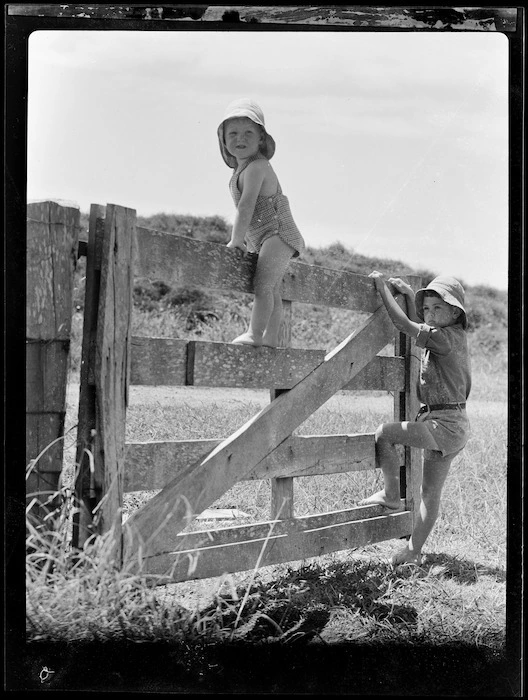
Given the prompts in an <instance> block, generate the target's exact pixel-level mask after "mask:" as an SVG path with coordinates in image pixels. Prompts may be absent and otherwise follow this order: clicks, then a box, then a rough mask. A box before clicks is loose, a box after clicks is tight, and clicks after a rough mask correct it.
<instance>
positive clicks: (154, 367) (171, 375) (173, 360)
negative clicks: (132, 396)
mask: <svg viewBox="0 0 528 700" xmlns="http://www.w3.org/2000/svg"><path fill="white" fill-rule="evenodd" d="M187 346H188V341H187V340H181V339H179V338H142V337H139V336H133V337H132V339H131V347H130V351H131V365H130V383H131V384H143V385H149V386H184V385H185V384H187ZM233 347H234V346H233Z"/></svg>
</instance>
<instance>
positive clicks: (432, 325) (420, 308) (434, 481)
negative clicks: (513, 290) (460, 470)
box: [359, 271, 471, 565]
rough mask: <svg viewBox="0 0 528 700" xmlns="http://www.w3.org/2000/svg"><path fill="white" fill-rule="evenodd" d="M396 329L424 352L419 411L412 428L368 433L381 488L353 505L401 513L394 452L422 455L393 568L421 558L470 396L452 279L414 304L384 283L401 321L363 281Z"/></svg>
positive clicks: (462, 436) (460, 309) (462, 321)
mask: <svg viewBox="0 0 528 700" xmlns="http://www.w3.org/2000/svg"><path fill="white" fill-rule="evenodd" d="M370 277H373V278H374V281H375V284H376V289H377V290H378V292H379V293H380V295H381V298H382V300H383V303H384V304H385V307H386V309H387V311H388V313H389V316H390V318H391V320H392V322H393V323H394V325H395V326H396V328H397V329H398V330H399V331H400V332H402V333H405V334H406V335H410V336H412V337H413V338H416V345H417V346H418V347H420V348H423V349H424V353H423V356H422V361H421V368H420V378H419V383H418V398H419V399H420V402H421V403H422V404H424V405H423V406H422V408H421V409H420V410H419V412H418V415H417V416H416V419H415V421H404V422H403V423H383V425H380V426H379V427H378V429H377V430H376V463H377V464H378V465H379V466H380V467H381V469H382V472H383V480H384V488H383V490H381V491H378V492H377V493H375V494H373V495H372V496H370V497H369V498H365V499H364V500H362V501H359V505H374V504H379V505H381V506H383V507H384V508H385V509H386V510H389V511H394V512H396V511H398V510H402V506H401V502H400V462H399V459H398V453H397V451H396V448H395V445H409V446H411V447H421V448H423V449H424V463H423V474H422V485H421V501H420V508H419V512H418V516H417V519H416V522H415V524H414V528H413V532H412V535H411V537H410V539H409V541H408V543H407V545H406V546H405V547H404V548H403V549H402V550H401V551H400V552H398V553H397V554H395V555H394V557H393V559H392V563H393V564H394V565H398V564H406V563H414V564H420V562H421V551H422V547H423V545H424V542H425V541H426V539H427V537H428V536H429V534H430V532H431V530H432V529H433V526H434V524H435V522H436V519H437V516H438V512H439V507H440V497H441V495H442V489H443V486H444V483H445V480H446V477H447V474H448V472H449V467H450V466H451V462H452V461H453V459H454V458H455V457H456V456H457V455H458V454H459V453H460V451H461V450H462V449H463V447H464V446H465V444H466V442H467V440H468V437H469V430H470V427H469V420H468V417H467V414H466V399H467V398H468V396H469V392H470V389H471V368H470V359H469V354H468V345H467V336H466V328H467V318H466V311H465V309H464V289H463V287H462V285H461V284H460V283H459V282H458V281H457V280H456V279H454V278H453V277H436V278H435V279H434V280H433V281H432V282H431V283H430V284H428V285H427V287H425V288H424V289H420V290H418V292H416V296H415V295H414V292H413V290H412V289H411V287H410V286H409V285H408V284H406V283H405V282H404V281H403V280H401V279H399V278H397V279H394V278H390V279H389V280H388V282H389V283H390V284H392V285H393V286H394V287H395V288H396V289H397V290H398V291H400V292H401V293H403V294H404V295H405V297H406V305H407V314H405V313H404V312H403V311H402V309H401V308H400V307H399V306H398V304H397V303H396V301H395V300H394V298H393V296H392V294H391V293H390V291H389V290H388V288H387V285H386V284H385V281H384V279H383V276H382V274H381V273H380V272H377V271H374V272H372V273H371V274H370Z"/></svg>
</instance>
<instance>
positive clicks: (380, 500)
mask: <svg viewBox="0 0 528 700" xmlns="http://www.w3.org/2000/svg"><path fill="white" fill-rule="evenodd" d="M358 506H383V507H384V508H387V510H390V511H399V510H403V506H402V504H401V501H400V499H399V498H398V499H391V498H388V497H387V495H386V493H385V491H384V490H382V491H378V492H377V493H374V494H372V496H369V497H368V498H364V499H363V500H362V501H358Z"/></svg>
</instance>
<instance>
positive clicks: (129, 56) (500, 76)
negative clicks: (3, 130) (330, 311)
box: [28, 30, 508, 289]
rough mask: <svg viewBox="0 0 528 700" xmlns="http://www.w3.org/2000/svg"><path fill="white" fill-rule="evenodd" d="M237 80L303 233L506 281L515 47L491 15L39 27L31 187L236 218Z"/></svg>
mask: <svg viewBox="0 0 528 700" xmlns="http://www.w3.org/2000/svg"><path fill="white" fill-rule="evenodd" d="M244 96H248V97H252V98H254V99H256V100H257V101H258V102H259V103H260V105H261V106H262V108H263V110H264V114H265V118H266V126H267V129H268V131H269V132H270V133H271V134H272V136H273V137H274V139H275V141H276V143H277V150H276V153H275V156H274V157H273V159H272V165H273V167H274V169H275V171H276V173H277V175H278V177H279V180H280V182H281V185H282V189H283V191H284V193H285V194H286V195H287V196H288V197H289V199H290V205H291V209H292V212H293V215H294V218H295V219H296V222H297V224H298V226H299V228H300V229H301V231H302V233H303V235H304V237H305V239H306V242H307V243H308V245H311V246H314V247H324V246H326V245H329V244H330V243H332V242H335V241H340V242H342V243H343V244H344V245H345V246H346V247H347V248H349V249H352V250H355V251H357V252H358V253H361V254H364V255H375V256H379V257H384V258H395V259H398V260H401V261H403V262H405V263H408V264H409V265H412V266H414V267H421V268H426V269H429V270H431V271H432V272H435V273H437V274H452V275H455V276H458V277H459V278H461V279H462V280H463V281H465V282H466V283H467V284H487V285H490V286H493V287H497V288H500V289H506V288H507V282H508V269H507V254H508V190H507V188H508V105H507V100H508V46H507V40H506V38H505V37H504V36H503V35H500V34H496V33H493V32H474V33H473V32H464V33H462V32H439V33H435V32H413V33H407V32H395V33H393V32H382V33H373V32H365V33H364V32H300V31H293V30H292V31H287V32H282V31H281V32H238V31H237V32H227V31H226V32H219V31H213V32H211V31H200V32H198V31H185V32H183V31H174V32H156V31H136V32H128V31H126V32H125V31H123V32H114V31H58V30H55V31H38V32H36V33H34V34H32V35H31V37H30V43H29V90H28V198H29V199H47V198H54V199H63V200H68V201H73V202H75V203H77V204H78V205H79V206H80V208H81V210H82V211H88V210H89V206H90V204H91V203H99V204H106V203H114V204H121V205H124V206H127V207H131V208H133V209H135V210H136V211H137V213H138V215H142V216H148V215H150V214H154V213H158V212H166V213H178V214H193V215H196V216H209V215H220V216H223V217H225V218H226V219H227V220H228V221H229V222H230V223H231V222H232V221H233V214H234V207H233V203H232V200H231V197H230V194H229V190H228V181H229V177H230V173H231V171H230V169H229V168H228V167H227V166H226V165H225V164H224V162H223V160H222V158H221V156H220V152H219V148H218V142H217V136H216V129H217V126H218V124H219V123H220V121H221V120H222V117H223V113H224V109H225V107H226V105H227V104H228V103H229V102H230V101H231V100H233V99H235V98H238V97H244Z"/></svg>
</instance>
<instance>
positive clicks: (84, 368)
mask: <svg viewBox="0 0 528 700" xmlns="http://www.w3.org/2000/svg"><path fill="white" fill-rule="evenodd" d="M104 227H105V208H104V207H103V206H101V205H99V204H92V205H91V207H90V224H89V228H88V241H87V244H86V280H85V292H84V316H83V340H82V350H81V353H82V355H81V371H80V388H79V418H78V422H77V453H76V460H75V461H76V464H77V474H76V479H75V496H76V504H77V510H76V512H75V513H74V516H73V538H72V542H73V546H74V547H82V545H83V544H84V542H86V540H87V539H88V538H89V537H90V536H91V535H92V534H94V532H95V530H94V528H93V523H92V510H93V508H95V506H96V505H97V501H96V493H95V486H94V467H93V442H94V435H95V405H96V399H95V375H94V364H95V335H96V331H97V311H98V308H99V288H100V285H101V262H102V257H103V238H104Z"/></svg>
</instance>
